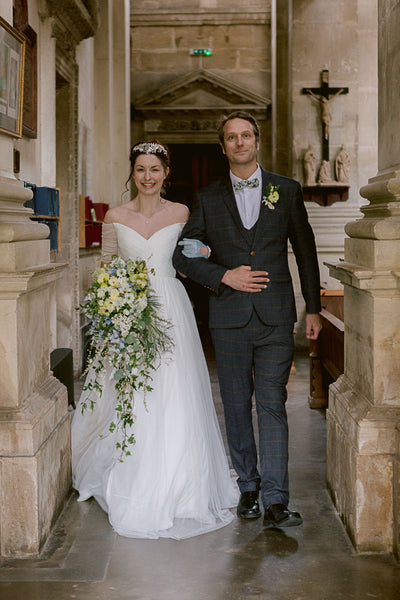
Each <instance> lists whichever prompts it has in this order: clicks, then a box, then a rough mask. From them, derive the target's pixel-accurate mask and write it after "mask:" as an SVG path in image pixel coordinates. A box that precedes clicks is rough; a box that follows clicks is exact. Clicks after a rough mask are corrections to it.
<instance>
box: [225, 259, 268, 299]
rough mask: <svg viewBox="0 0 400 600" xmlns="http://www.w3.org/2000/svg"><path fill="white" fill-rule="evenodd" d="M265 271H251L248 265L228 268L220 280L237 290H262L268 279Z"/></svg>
mask: <svg viewBox="0 0 400 600" xmlns="http://www.w3.org/2000/svg"><path fill="white" fill-rule="evenodd" d="M267 275H268V273H267V272H266V271H252V270H251V267H249V266H248V265H240V267H236V269H228V271H226V273H225V275H224V276H223V278H222V279H221V282H222V283H224V284H225V285H229V287H231V288H233V289H234V290H238V291H239V292H262V290H264V289H265V288H266V287H267V283H268V281H269V279H268V277H267Z"/></svg>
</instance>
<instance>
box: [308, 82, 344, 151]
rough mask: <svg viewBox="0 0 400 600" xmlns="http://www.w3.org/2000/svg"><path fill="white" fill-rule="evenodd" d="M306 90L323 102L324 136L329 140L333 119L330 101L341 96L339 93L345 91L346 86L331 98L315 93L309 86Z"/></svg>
mask: <svg viewBox="0 0 400 600" xmlns="http://www.w3.org/2000/svg"><path fill="white" fill-rule="evenodd" d="M305 91H306V92H307V93H308V94H311V96H312V97H313V98H315V100H317V101H318V102H319V103H320V104H321V117H322V124H323V127H324V138H325V139H326V140H328V139H329V125H330V122H331V119H332V115H331V113H330V111H329V107H330V102H332V100H334V98H336V96H339V94H341V93H342V92H344V88H341V89H340V90H339V91H338V92H336V94H335V95H334V96H332V98H330V99H328V98H325V96H317V95H316V94H314V92H313V91H312V90H310V89H308V88H307V89H306V90H305Z"/></svg>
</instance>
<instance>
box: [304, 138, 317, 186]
mask: <svg viewBox="0 0 400 600" xmlns="http://www.w3.org/2000/svg"><path fill="white" fill-rule="evenodd" d="M303 169H304V185H313V184H314V183H315V175H316V159H315V154H314V150H313V147H312V146H311V144H309V145H308V148H307V150H306V152H305V154H304V158H303Z"/></svg>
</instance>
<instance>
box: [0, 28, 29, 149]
mask: <svg viewBox="0 0 400 600" xmlns="http://www.w3.org/2000/svg"><path fill="white" fill-rule="evenodd" d="M24 59H25V40H24V38H23V36H22V35H21V34H20V33H19V32H18V31H17V30H16V29H14V27H12V26H11V25H10V24H9V23H7V21H6V20H5V19H3V18H2V17H0V132H3V133H7V134H9V135H12V136H14V137H21V136H22V106H23V104H22V103H23V90H24Z"/></svg>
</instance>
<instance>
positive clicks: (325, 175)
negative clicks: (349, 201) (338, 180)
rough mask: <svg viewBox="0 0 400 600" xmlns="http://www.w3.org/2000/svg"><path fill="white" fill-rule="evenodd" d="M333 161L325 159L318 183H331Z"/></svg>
mask: <svg viewBox="0 0 400 600" xmlns="http://www.w3.org/2000/svg"><path fill="white" fill-rule="evenodd" d="M331 182H332V179H331V163H330V162H329V160H323V161H322V164H321V167H320V169H319V175H318V183H331Z"/></svg>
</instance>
